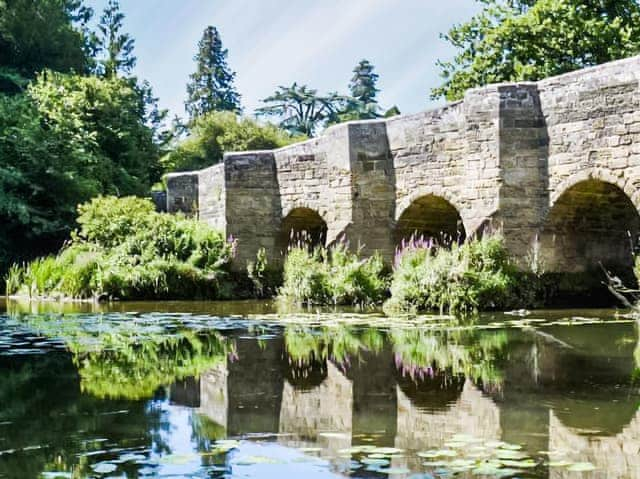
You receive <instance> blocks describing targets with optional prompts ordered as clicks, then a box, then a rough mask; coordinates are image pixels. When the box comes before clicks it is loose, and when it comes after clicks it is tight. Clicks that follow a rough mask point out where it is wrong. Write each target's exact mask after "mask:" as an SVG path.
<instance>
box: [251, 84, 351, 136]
mask: <svg viewBox="0 0 640 479" xmlns="http://www.w3.org/2000/svg"><path fill="white" fill-rule="evenodd" d="M345 99H346V97H344V96H341V95H338V94H337V93H329V94H327V95H318V90H314V89H313V88H309V87H308V86H307V85H298V83H297V82H294V83H293V84H292V85H291V86H289V87H287V86H280V87H278V89H277V90H276V92H275V93H274V94H273V95H271V96H269V97H267V98H265V99H264V100H262V102H263V103H265V106H263V107H261V108H258V109H257V110H256V113H257V114H258V115H263V116H272V117H277V118H279V120H280V127H281V128H284V129H285V130H287V131H288V132H289V133H291V134H293V135H307V136H313V135H314V133H315V132H316V130H317V129H318V128H320V127H322V126H325V125H326V124H327V123H328V122H331V121H335V120H336V119H337V117H338V113H339V112H340V111H341V109H342V105H343V104H344V102H345Z"/></svg>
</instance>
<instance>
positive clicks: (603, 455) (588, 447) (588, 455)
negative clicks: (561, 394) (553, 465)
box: [549, 410, 640, 479]
mask: <svg viewBox="0 0 640 479" xmlns="http://www.w3.org/2000/svg"><path fill="white" fill-rule="evenodd" d="M549 450H551V451H554V450H563V451H569V453H570V456H569V459H570V460H572V461H576V462H590V463H592V464H593V465H594V466H596V468H597V470H596V471H595V472H594V473H592V474H589V473H587V474H586V475H585V476H584V477H601V474H606V477H626V478H630V479H631V478H636V479H637V478H640V454H638V451H639V450H640V412H637V413H636V415H635V417H634V418H633V419H632V420H631V421H630V422H629V423H628V425H627V426H625V427H624V429H623V430H622V431H621V432H620V433H619V434H617V435H615V436H612V437H603V436H598V435H594V434H593V433H590V434H584V435H581V434H580V430H575V429H572V428H570V427H567V426H565V425H564V424H563V423H562V422H561V421H560V420H559V419H558V418H557V416H556V414H555V412H554V411H553V410H550V411H549ZM549 477H553V478H561V477H573V476H571V475H570V474H569V473H563V472H562V470H561V469H555V470H553V471H552V474H551V475H550V476H549Z"/></svg>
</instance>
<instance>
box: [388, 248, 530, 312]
mask: <svg viewBox="0 0 640 479" xmlns="http://www.w3.org/2000/svg"><path fill="white" fill-rule="evenodd" d="M520 278H521V275H520V274H519V272H518V271H517V269H516V268H515V266H514V265H513V264H512V263H511V261H510V259H509V256H508V254H507V250H506V248H505V246H504V241H503V239H502V238H501V237H500V236H498V235H493V236H488V237H485V238H482V239H473V240H470V241H468V242H466V243H464V244H461V245H458V244H456V243H453V244H452V245H451V247H450V248H443V247H436V245H435V244H434V243H433V242H432V241H431V240H427V239H424V238H412V239H411V240H408V241H405V242H403V244H402V245H401V247H400V248H399V249H398V251H397V253H396V257H395V261H394V271H393V276H392V281H391V299H390V300H389V301H387V302H386V303H385V311H387V312H417V311H424V310H440V311H441V312H449V313H453V314H461V313H469V312H475V311H479V310H486V309H505V308H509V307H513V306H514V305H518V297H517V296H518V290H519V287H518V284H519V281H520Z"/></svg>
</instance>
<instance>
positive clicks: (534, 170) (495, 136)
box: [167, 57, 640, 271]
mask: <svg viewBox="0 0 640 479" xmlns="http://www.w3.org/2000/svg"><path fill="white" fill-rule="evenodd" d="M639 79H640V57H634V58H630V59H627V60H622V61H618V62H612V63H609V64H605V65H601V66H598V67H595V68H589V69H585V70H581V71H578V72H574V73H569V74H566V75H562V76H559V77H554V78H550V79H547V80H543V81H541V82H536V83H519V84H501V85H491V86H487V87H483V88H479V89H474V90H470V91H468V92H467V93H466V94H465V97H464V100H463V101H461V102H458V103H453V104H450V105H447V106H445V107H442V108H438V109H435V110H432V111H428V112H424V113H419V114H416V115H408V116H398V117H394V118H390V119H388V120H375V121H363V122H351V123H346V124H341V125H336V126H333V127H331V128H328V129H327V130H325V131H324V132H323V133H322V134H321V135H320V136H319V137H318V138H314V139H311V140H309V141H306V142H303V143H299V144H295V145H291V146H288V147H284V148H281V149H279V150H275V151H271V152H247V153H238V154H230V155H226V156H225V160H224V163H223V164H221V165H217V166H214V167H212V168H209V169H207V170H203V171H201V172H190V173H181V174H173V175H169V178H168V198H167V203H168V209H169V211H185V212H197V213H198V214H199V217H200V218H201V219H202V220H203V221H206V222H207V223H209V224H211V225H213V226H215V227H217V228H220V229H222V230H224V232H225V234H226V235H233V236H234V237H235V238H237V239H238V253H239V257H238V260H237V262H236V263H237V264H236V266H238V267H239V268H244V266H246V261H247V260H248V259H252V258H253V257H255V253H256V252H257V250H258V249H259V248H260V247H264V248H266V249H267V252H268V254H269V256H270V259H271V260H272V261H276V262H281V261H282V254H283V251H284V250H283V248H282V245H281V244H279V243H278V238H282V229H283V226H282V225H283V220H284V219H285V218H286V217H287V216H288V215H290V214H291V213H292V212H294V211H295V210H298V212H297V213H296V215H294V216H293V217H295V218H298V217H299V215H300V211H303V212H307V213H308V212H310V211H311V212H316V213H317V215H318V217H319V218H321V219H322V220H323V221H324V222H325V223H326V227H327V234H326V236H327V238H326V240H327V243H331V242H333V241H336V240H337V239H338V238H340V237H344V238H345V239H346V240H347V241H348V242H349V244H350V245H351V246H352V247H353V248H356V247H358V246H363V252H364V253H365V254H370V253H372V252H373V251H376V250H377V251H380V252H381V253H382V254H383V256H384V257H385V258H386V259H387V260H389V259H390V258H391V257H392V255H393V252H394V249H395V247H396V244H395V241H396V240H397V235H395V229H396V224H397V223H398V221H399V220H400V219H401V217H402V215H403V213H404V212H405V211H407V209H408V208H409V207H410V206H411V205H412V204H413V203H414V202H416V200H419V199H421V198H422V199H424V198H425V197H429V195H433V196H434V197H438V198H440V199H441V200H438V201H439V202H438V201H433V202H429V201H423V200H421V201H422V202H421V205H422V206H421V208H422V209H420V208H418V209H417V211H420V212H421V214H423V213H424V214H429V211H428V210H429V205H440V206H439V207H438V208H435V209H434V211H433V212H431V214H433V215H438V214H440V215H442V214H451V213H446V212H447V211H452V209H449V210H447V209H446V208H443V207H442V205H443V204H444V203H443V200H444V201H446V202H448V204H450V205H452V206H453V207H455V209H456V210H457V212H458V213H459V216H460V218H461V220H462V223H463V224H464V228H465V230H466V234H467V236H469V235H473V234H476V233H478V232H481V231H484V230H485V228H486V227H491V228H493V229H496V230H498V229H499V230H501V231H502V232H503V233H504V236H505V239H506V242H507V246H508V248H509V249H510V251H511V252H512V253H513V254H514V256H516V257H517V258H519V259H520V262H521V264H522V265H523V266H526V265H527V264H528V262H529V259H530V258H529V257H530V256H531V255H532V254H534V253H535V251H537V249H540V250H541V255H542V257H543V259H544V261H545V262H546V263H547V264H546V269H547V270H565V271H579V270H581V269H584V268H586V267H587V266H588V265H590V264H594V263H596V262H597V261H601V260H604V261H605V262H606V261H607V260H611V261H613V260H615V261H621V260H624V259H625V258H626V257H627V256H628V253H629V249H630V247H629V246H624V245H623V242H625V241H626V243H624V244H628V243H629V241H628V239H629V235H631V236H632V237H634V236H635V235H636V234H638V233H640V215H638V212H637V208H638V206H640V88H639V86H638V82H639ZM567 198H568V199H569V200H570V201H568V200H567ZM576 205H577V206H576ZM305 214H306V213H305ZM314 214H315V213H314ZM315 221H316V223H317V221H319V220H318V219H317V217H316V220H315ZM452 221H453V222H454V223H453V224H455V218H453V219H452ZM289 224H290V223H287V225H289ZM408 224H413V223H411V222H409V223H408ZM441 224H451V221H444V220H443V221H441ZM612 238H613V239H612Z"/></svg>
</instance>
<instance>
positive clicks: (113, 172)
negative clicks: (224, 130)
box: [0, 71, 160, 271]
mask: <svg viewBox="0 0 640 479" xmlns="http://www.w3.org/2000/svg"><path fill="white" fill-rule="evenodd" d="M150 114H151V112H150V111H149V107H148V103H147V102H146V101H145V93H144V91H142V90H141V89H140V87H138V86H137V84H136V83H135V82H134V81H133V80H130V79H123V78H110V79H102V78H98V77H80V76H76V75H65V74H61V73H56V72H51V71H45V72H44V73H42V74H41V75H39V76H38V77H37V79H36V80H35V81H34V82H33V83H32V84H31V85H30V86H29V87H28V89H27V91H26V93H25V94H23V95H13V96H8V95H1V94H0V158H2V161H1V162H0V223H2V225H3V227H2V229H0V271H2V266H3V264H2V263H3V262H4V266H6V264H7V263H8V262H9V261H13V260H16V259H18V258H27V257H32V256H33V255H34V254H40V253H43V252H47V251H50V250H52V249H54V248H56V247H58V246H59V245H60V244H61V243H62V241H64V239H65V238H66V237H67V236H68V234H69V232H70V231H71V229H72V228H73V224H74V220H75V208H76V205H77V204H78V203H80V202H83V201H86V200H88V199H90V198H92V197H94V196H96V195H99V194H117V195H127V194H144V193H146V192H147V191H148V188H149V187H150V185H151V184H152V183H153V182H154V181H157V179H158V178H159V176H160V170H159V165H158V162H157V158H158V156H159V152H158V147H157V145H156V144H155V143H154V132H153V129H152V128H151V127H149V126H148V123H149V115H150Z"/></svg>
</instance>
